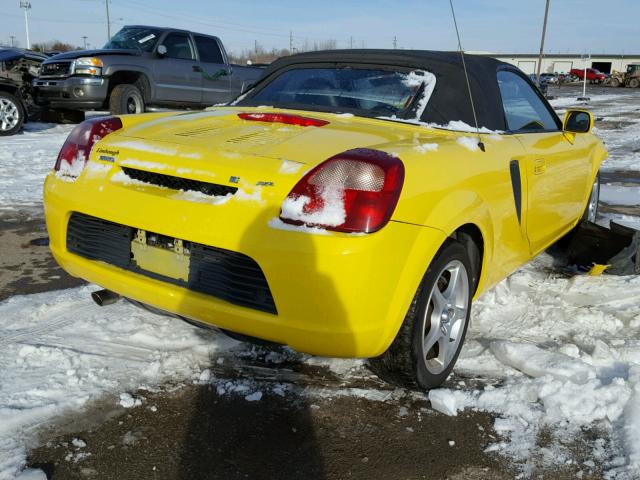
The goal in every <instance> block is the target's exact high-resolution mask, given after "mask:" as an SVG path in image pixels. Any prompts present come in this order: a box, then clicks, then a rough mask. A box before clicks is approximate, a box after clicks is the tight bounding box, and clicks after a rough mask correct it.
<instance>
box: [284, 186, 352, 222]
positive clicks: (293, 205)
mask: <svg viewBox="0 0 640 480" xmlns="http://www.w3.org/2000/svg"><path fill="white" fill-rule="evenodd" d="M319 193H320V197H321V199H322V205H320V206H319V208H313V209H311V208H309V209H308V211H307V208H308V206H309V205H310V203H311V199H310V198H309V197H307V196H306V195H299V196H297V197H295V196H289V197H287V198H286V199H285V200H284V202H283V203H282V211H281V213H280V216H281V218H287V219H289V220H296V221H300V222H303V223H305V224H307V225H325V226H332V227H333V226H337V225H341V224H343V223H344V221H345V218H346V216H347V213H346V211H345V208H344V190H343V189H341V188H323V189H321V190H320V191H319Z"/></svg>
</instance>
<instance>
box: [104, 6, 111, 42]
mask: <svg viewBox="0 0 640 480" xmlns="http://www.w3.org/2000/svg"><path fill="white" fill-rule="evenodd" d="M104 5H105V7H106V9H107V42H110V41H111V17H110V16H109V0H104Z"/></svg>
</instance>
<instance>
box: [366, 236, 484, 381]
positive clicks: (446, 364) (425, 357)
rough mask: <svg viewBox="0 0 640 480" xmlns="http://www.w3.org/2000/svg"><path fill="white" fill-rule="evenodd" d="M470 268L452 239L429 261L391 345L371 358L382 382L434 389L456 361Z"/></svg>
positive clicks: (463, 331)
mask: <svg viewBox="0 0 640 480" xmlns="http://www.w3.org/2000/svg"><path fill="white" fill-rule="evenodd" d="M471 272H472V266H471V261H470V260H469V255H468V253H467V250H466V249H465V247H464V246H463V245H462V244H461V243H460V242H458V241H456V240H453V239H448V240H447V242H446V243H445V244H444V245H443V246H442V247H441V249H440V251H439V252H438V253H437V255H436V257H435V258H434V259H433V261H432V262H431V265H430V266H429V268H428V269H427V272H426V273H425V276H424V277H423V279H422V282H421V284H420V287H419V288H418V291H417V292H416V295H415V297H414V299H413V302H412V303H411V307H410V308H409V312H408V313H407V315H406V317H405V319H404V322H403V324H402V326H401V327H400V331H399V332H398V335H397V336H396V338H395V340H394V341H393V343H392V344H391V346H390V347H389V349H388V350H387V351H386V352H385V353H383V354H382V355H381V356H380V357H377V358H374V359H371V360H370V365H371V368H372V370H373V371H374V372H375V373H376V374H377V375H378V376H380V377H381V378H382V379H383V380H386V381H389V382H391V383H394V384H397V385H400V386H403V387H410V388H412V387H420V388H423V389H431V388H436V387H438V386H440V385H441V384H442V383H443V382H444V381H445V380H446V378H447V377H448V376H449V374H450V373H451V370H453V366H454V364H455V363H456V360H457V359H458V355H459V354H460V350H461V349H462V344H463V342H464V338H465V335H466V333H467V327H468V325H469V316H470V313H471V296H472V278H471Z"/></svg>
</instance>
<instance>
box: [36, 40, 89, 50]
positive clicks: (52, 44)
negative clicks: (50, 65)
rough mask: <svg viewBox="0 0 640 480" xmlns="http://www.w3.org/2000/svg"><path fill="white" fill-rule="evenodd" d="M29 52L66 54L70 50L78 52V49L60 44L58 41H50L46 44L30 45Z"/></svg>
mask: <svg viewBox="0 0 640 480" xmlns="http://www.w3.org/2000/svg"><path fill="white" fill-rule="evenodd" d="M31 50H35V51H36V52H68V51H70V50H80V47H77V46H74V45H71V44H70V43H65V42H61V41H60V40H50V41H48V42H41V43H33V44H31Z"/></svg>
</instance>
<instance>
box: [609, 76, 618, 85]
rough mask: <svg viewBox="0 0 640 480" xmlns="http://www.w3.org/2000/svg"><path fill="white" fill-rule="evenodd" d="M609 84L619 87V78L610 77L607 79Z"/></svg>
mask: <svg viewBox="0 0 640 480" xmlns="http://www.w3.org/2000/svg"><path fill="white" fill-rule="evenodd" d="M609 86H611V87H619V86H620V80H619V79H617V78H615V77H614V78H612V79H610V80H609Z"/></svg>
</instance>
